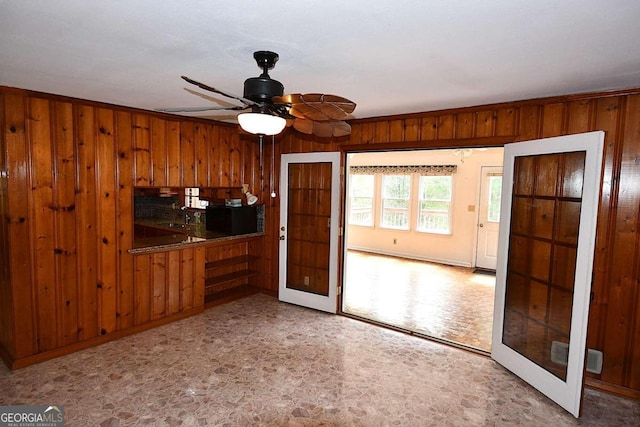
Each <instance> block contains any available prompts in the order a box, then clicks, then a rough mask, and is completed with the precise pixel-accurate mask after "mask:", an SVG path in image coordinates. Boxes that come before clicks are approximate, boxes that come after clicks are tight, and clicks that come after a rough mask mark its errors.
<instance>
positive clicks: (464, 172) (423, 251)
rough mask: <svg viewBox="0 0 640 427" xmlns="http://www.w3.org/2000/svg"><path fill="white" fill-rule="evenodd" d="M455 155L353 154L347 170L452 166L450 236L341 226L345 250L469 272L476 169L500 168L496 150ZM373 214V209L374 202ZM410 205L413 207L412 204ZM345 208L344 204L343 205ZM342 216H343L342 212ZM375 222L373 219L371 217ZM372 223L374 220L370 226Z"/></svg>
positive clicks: (428, 152)
mask: <svg viewBox="0 0 640 427" xmlns="http://www.w3.org/2000/svg"><path fill="white" fill-rule="evenodd" d="M455 151H456V150H424V151H394V152H384V153H354V154H351V155H350V156H349V160H348V166H372V165H451V164H455V165H457V166H458V170H457V172H456V173H455V175H454V178H453V181H454V182H453V195H452V196H453V200H452V209H453V222H452V234H451V235H438V234H429V233H420V232H416V231H404V230H390V229H385V228H380V227H378V225H377V224H375V225H374V226H372V227H363V226H357V225H347V229H346V242H347V243H346V246H347V248H349V249H357V250H363V251H369V252H376V253H382V254H388V255H395V256H401V257H406V258H414V259H421V260H426V261H436V262H440V263H444V264H451V265H460V266H467V267H472V266H474V265H475V242H476V224H477V222H478V221H477V213H478V206H477V205H478V200H479V191H480V183H479V179H480V168H481V166H502V154H503V149H502V148H489V149H485V150H483V151H480V150H477V149H474V150H472V153H471V155H470V156H469V157H464V162H462V161H461V156H460V155H455V154H454V152H455ZM376 202H378V204H377V206H375V209H376V210H379V208H380V206H379V200H377V201H376ZM414 205H415V204H414ZM347 206H348V203H347ZM347 217H348V213H347ZM413 217H415V215H413ZM375 218H376V220H377V218H379V215H378V214H376V215H375ZM374 222H375V221H374Z"/></svg>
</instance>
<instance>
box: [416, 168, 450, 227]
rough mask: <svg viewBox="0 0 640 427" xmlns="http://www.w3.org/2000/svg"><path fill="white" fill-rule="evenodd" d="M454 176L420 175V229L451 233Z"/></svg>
mask: <svg viewBox="0 0 640 427" xmlns="http://www.w3.org/2000/svg"><path fill="white" fill-rule="evenodd" d="M452 184H453V176H451V175H437V176H420V189H419V199H418V203H419V213H418V226H417V228H418V231H422V232H425V233H438V234H450V233H451V189H452Z"/></svg>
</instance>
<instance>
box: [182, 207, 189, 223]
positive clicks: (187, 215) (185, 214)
mask: <svg viewBox="0 0 640 427" xmlns="http://www.w3.org/2000/svg"><path fill="white" fill-rule="evenodd" d="M180 210H182V211H184V225H189V222H190V221H191V216H190V215H189V211H188V210H187V207H186V206H182V207H181V208H180Z"/></svg>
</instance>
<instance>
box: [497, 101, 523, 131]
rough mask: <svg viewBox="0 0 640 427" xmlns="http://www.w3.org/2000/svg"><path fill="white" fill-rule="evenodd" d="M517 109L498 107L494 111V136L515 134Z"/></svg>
mask: <svg viewBox="0 0 640 427" xmlns="http://www.w3.org/2000/svg"><path fill="white" fill-rule="evenodd" d="M517 116H518V114H517V110H516V109H514V108H500V109H498V111H497V112H496V123H495V132H496V136H509V135H514V136H515V135H516V127H517V126H516V124H517Z"/></svg>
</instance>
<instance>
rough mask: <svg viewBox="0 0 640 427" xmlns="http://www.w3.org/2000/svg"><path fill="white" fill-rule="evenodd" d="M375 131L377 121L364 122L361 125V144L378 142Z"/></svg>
mask: <svg viewBox="0 0 640 427" xmlns="http://www.w3.org/2000/svg"><path fill="white" fill-rule="evenodd" d="M375 133H376V124H375V122H367V123H362V124H361V125H360V144H373V143H374V142H376V139H375Z"/></svg>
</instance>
